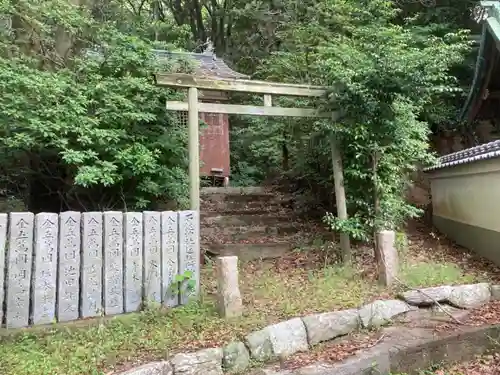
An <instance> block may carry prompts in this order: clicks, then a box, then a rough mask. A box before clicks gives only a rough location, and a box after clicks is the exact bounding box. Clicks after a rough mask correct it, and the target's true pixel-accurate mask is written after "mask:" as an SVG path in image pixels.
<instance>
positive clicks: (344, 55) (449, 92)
mask: <svg viewBox="0 0 500 375" xmlns="http://www.w3.org/2000/svg"><path fill="white" fill-rule="evenodd" d="M399 14H400V11H399V10H398V9H396V8H395V7H394V6H393V4H392V3H391V2H387V1H350V2H344V1H337V0H328V1H321V2H317V3H314V4H311V5H310V6H309V7H307V8H302V13H299V14H297V13H295V14H294V15H292V16H290V17H289V18H290V20H292V21H291V22H289V23H288V24H287V27H286V28H284V29H283V30H282V31H281V33H280V37H281V40H282V44H281V45H282V47H283V48H282V49H283V50H282V51H280V52H277V53H274V54H272V56H271V57H270V58H269V59H267V60H266V61H265V63H264V64H263V65H262V66H261V75H263V76H267V77H273V78H274V79H278V78H279V79H282V80H287V81H289V82H296V79H297V77H301V78H302V79H303V80H307V82H308V83H315V84H322V85H327V86H331V87H333V90H332V93H331V94H330V96H329V99H328V101H326V102H325V103H322V104H321V105H322V106H323V107H324V109H325V110H330V111H335V110H341V112H342V113H343V116H342V118H341V120H340V121H338V122H336V123H333V122H331V121H317V122H316V123H312V122H310V121H309V122H306V121H303V122H302V124H301V127H300V130H301V133H300V134H299V135H297V136H298V137H299V138H301V137H303V136H304V135H308V137H309V139H310V140H311V139H312V140H316V141H315V142H311V143H312V144H313V147H312V148H311V147H308V148H307V147H306V150H307V151H304V150H302V151H298V152H297V153H298V155H300V156H299V157H298V159H301V160H302V161H297V163H296V164H295V165H294V166H293V168H292V170H291V171H290V172H291V176H292V178H293V179H294V180H298V179H303V180H307V184H308V185H309V186H310V185H312V184H314V185H318V184H319V185H323V186H328V187H329V188H328V189H326V191H329V192H330V194H331V191H332V190H333V188H332V185H331V178H330V176H331V172H330V171H331V170H330V168H325V166H326V165H329V164H330V163H331V162H329V156H330V155H329V142H328V138H329V136H330V135H331V134H335V137H336V138H338V139H339V141H340V143H341V148H342V152H343V156H344V165H345V178H346V187H347V196H348V199H349V202H348V203H349V212H350V213H351V214H352V218H351V219H349V221H348V222H345V223H341V222H339V221H338V220H337V219H336V218H335V216H334V215H331V214H330V215H327V216H326V218H325V219H326V221H327V222H328V223H329V224H330V225H331V226H332V227H333V228H334V229H336V230H341V231H347V232H349V233H350V234H351V235H353V236H354V237H356V238H360V239H367V238H368V233H370V232H372V230H373V229H376V228H397V227H398V226H400V225H401V224H402V223H403V222H404V220H405V219H407V218H408V217H412V216H416V215H417V214H418V213H419V211H418V210H417V209H416V208H414V207H412V206H411V205H409V204H407V203H406V201H405V193H406V189H407V185H408V182H409V176H410V173H411V172H412V171H414V170H415V169H416V168H417V167H418V166H420V165H423V164H427V163H429V162H431V161H432V154H431V152H430V150H429V145H428V136H429V134H430V126H429V123H428V121H426V120H430V119H432V116H430V115H429V113H431V112H432V108H433V107H434V106H435V105H436V104H438V103H439V104H444V103H445V102H446V101H445V99H446V97H455V96H456V93H460V91H461V87H460V85H459V83H458V80H457V79H456V77H454V76H453V75H451V74H450V70H451V69H452V68H453V67H454V66H456V65H459V64H461V63H462V62H463V60H464V57H465V56H466V54H467V53H468V51H469V47H468V39H467V35H468V34H467V32H466V31H463V30H459V29H457V30H455V31H452V30H448V32H446V33H443V32H442V30H440V31H439V32H437V31H436V29H435V28H433V27H432V25H431V27H428V28H427V29H425V28H423V27H422V26H421V25H419V24H416V23H415V19H403V20H401V19H400V18H398V15H399ZM306 72H307V74H305V73H306ZM446 110H447V111H448V113H449V112H450V110H449V106H448V108H446ZM436 117H437V118H438V117H439V116H436ZM436 117H435V118H436ZM280 126H281V124H276V125H275V128H276V129H280ZM279 131H280V130H277V132H279ZM268 140H269V137H267V138H266V142H268ZM301 146H302V147H304V146H305V145H304V143H302V144H301ZM295 151H296V149H294V150H293V152H295ZM304 152H305V153H306V154H305V157H304ZM318 158H320V160H322V167H323V171H319V173H314V174H311V173H308V170H310V169H311V168H308V165H309V166H310V165H311V164H314V163H315V162H317V160H318ZM306 169H307V170H306ZM313 181H314V182H313ZM303 186H307V185H306V184H304V185H303Z"/></svg>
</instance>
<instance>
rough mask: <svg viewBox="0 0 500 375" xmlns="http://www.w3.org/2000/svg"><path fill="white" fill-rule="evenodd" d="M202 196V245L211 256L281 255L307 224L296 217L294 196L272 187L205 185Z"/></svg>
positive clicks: (249, 258) (271, 256) (247, 258)
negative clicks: (299, 221) (304, 224)
mask: <svg viewBox="0 0 500 375" xmlns="http://www.w3.org/2000/svg"><path fill="white" fill-rule="evenodd" d="M201 197H202V202H201V217H200V222H201V246H202V249H203V250H204V251H205V253H207V254H208V255H211V256H218V255H237V256H238V257H239V258H240V259H242V260H245V261H248V260H255V259H268V258H278V257H281V256H283V255H284V254H285V253H286V252H288V251H290V250H291V248H292V247H293V244H294V242H295V240H296V238H297V233H298V232H300V231H301V230H302V229H303V227H304V226H303V225H302V224H299V223H297V221H296V220H295V215H294V211H293V208H292V204H293V200H292V199H291V198H290V197H286V196H283V195H282V194H278V193H276V192H273V191H271V190H269V189H265V188H243V189H242V188H204V189H202V192H201Z"/></svg>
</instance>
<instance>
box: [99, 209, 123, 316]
mask: <svg viewBox="0 0 500 375" xmlns="http://www.w3.org/2000/svg"><path fill="white" fill-rule="evenodd" d="M123 280H124V278H123V214H122V213H121V212H117V211H107V212H104V280H103V282H104V314H106V315H115V314H121V313H123Z"/></svg>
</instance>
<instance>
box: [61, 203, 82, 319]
mask: <svg viewBox="0 0 500 375" xmlns="http://www.w3.org/2000/svg"><path fill="white" fill-rule="evenodd" d="M80 218H81V214H80V213H79V212H75V211H67V212H61V213H60V215H59V233H60V235H59V282H58V285H57V287H58V293H57V320H58V321H59V322H66V321H69V320H75V319H78V314H79V310H80V306H79V302H80V241H81V227H80Z"/></svg>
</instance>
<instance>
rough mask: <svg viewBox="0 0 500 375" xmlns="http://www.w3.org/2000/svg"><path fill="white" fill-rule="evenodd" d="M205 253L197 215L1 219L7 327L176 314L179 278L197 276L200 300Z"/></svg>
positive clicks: (65, 214)
mask: <svg viewBox="0 0 500 375" xmlns="http://www.w3.org/2000/svg"><path fill="white" fill-rule="evenodd" d="M7 235H8V241H6V240H7ZM6 242H7V243H8V246H7V247H8V248H6ZM199 247H200V245H199V217H198V213H197V212H196V211H180V212H174V211H164V212H144V213H138V212H127V213H121V212H114V211H109V212H104V213H102V212H86V213H82V214H81V213H79V212H73V211H70V212H63V213H61V214H55V213H39V214H37V215H34V214H33V213H30V212H23V213H11V214H10V220H8V215H7V214H0V265H2V266H0V306H3V305H4V306H5V314H2V313H3V311H1V310H0V314H2V316H1V318H2V321H3V322H5V325H6V327H8V328H16V327H24V326H27V325H29V324H33V325H35V324H46V323H51V322H53V321H55V320H56V321H60V322H62V321H69V320H76V319H78V318H88V317H93V316H99V315H103V314H104V315H114V314H121V313H124V312H132V311H137V310H138V309H139V308H140V307H141V306H142V305H143V303H149V302H157V303H163V304H164V305H166V306H169V307H173V306H176V305H178V304H179V293H178V291H176V290H175V288H174V287H173V286H176V285H177V284H175V283H173V280H174V279H175V276H176V275H178V274H183V273H184V272H185V271H191V272H192V273H193V277H194V278H195V280H196V290H195V291H194V292H193V293H198V290H199V263H200V259H199V254H200V252H199ZM3 272H6V273H7V274H6V277H5V278H4V274H3ZM4 280H5V281H6V283H5V285H3V282H4ZM4 291H5V296H4ZM4 297H5V304H4V303H3V301H4ZM181 297H183V296H181ZM184 297H186V298H187V297H188V296H184ZM184 297H183V298H182V301H181V303H183V302H186V300H185V299H184ZM3 315H4V316H3Z"/></svg>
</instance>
